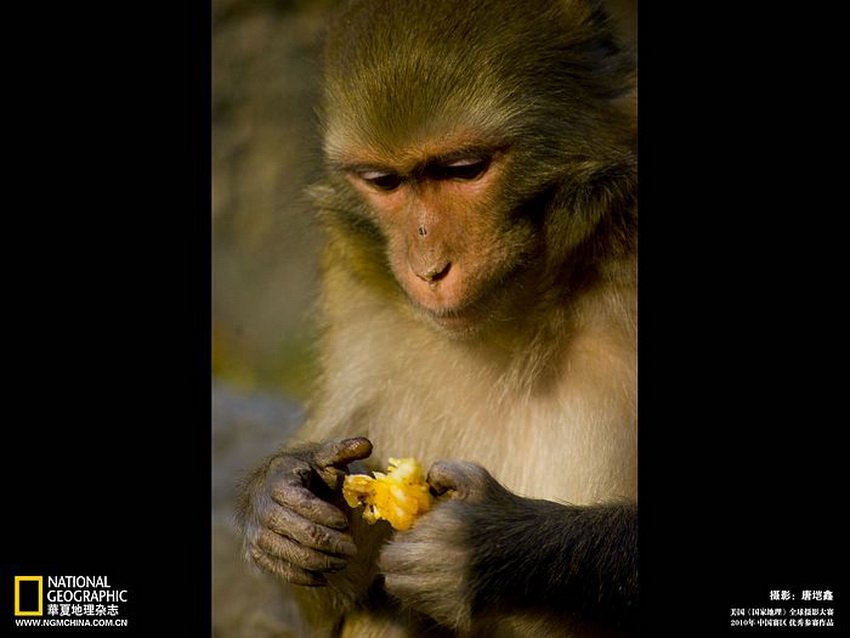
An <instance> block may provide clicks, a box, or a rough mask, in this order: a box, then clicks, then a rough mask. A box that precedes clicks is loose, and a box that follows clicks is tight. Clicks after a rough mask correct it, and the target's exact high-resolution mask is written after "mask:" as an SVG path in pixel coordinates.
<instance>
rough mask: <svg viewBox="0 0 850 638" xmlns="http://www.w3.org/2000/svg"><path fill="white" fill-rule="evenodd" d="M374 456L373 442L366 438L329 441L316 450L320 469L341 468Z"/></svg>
mask: <svg viewBox="0 0 850 638" xmlns="http://www.w3.org/2000/svg"><path fill="white" fill-rule="evenodd" d="M370 454H372V442H371V441H370V440H369V439H367V438H366V437H364V436H357V437H353V438H350V439H335V440H333V441H328V442H327V443H325V444H324V445H323V446H322V447H320V448H319V449H318V450H316V456H315V462H316V465H318V466H319V467H341V466H345V465H348V464H349V463H351V462H352V461H359V460H360V459H365V458H366V457H368V456H369V455H370Z"/></svg>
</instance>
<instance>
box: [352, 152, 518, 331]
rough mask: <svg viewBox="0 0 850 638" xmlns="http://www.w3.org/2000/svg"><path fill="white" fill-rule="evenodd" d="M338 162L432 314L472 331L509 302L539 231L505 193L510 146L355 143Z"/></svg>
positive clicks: (404, 279)
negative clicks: (392, 149)
mask: <svg viewBox="0 0 850 638" xmlns="http://www.w3.org/2000/svg"><path fill="white" fill-rule="evenodd" d="M399 158H400V159H399ZM339 164H341V165H343V166H344V172H345V175H346V177H347V180H348V181H349V183H350V184H351V185H352V186H353V188H354V189H355V191H356V192H357V193H358V194H359V196H360V197H361V198H362V199H363V201H364V202H365V204H366V207H367V210H368V215H369V216H370V217H371V221H372V222H373V223H374V224H375V226H376V227H377V228H378V229H379V230H380V232H381V234H382V235H383V236H384V239H385V243H384V245H385V246H386V252H387V254H386V259H387V263H388V264H389V266H390V269H391V270H392V274H393V276H394V277H395V279H396V281H397V282H398V284H399V285H400V287H401V288H402V289H403V290H404V292H405V293H406V295H407V297H408V298H409V299H410V301H411V302H412V303H413V305H414V306H415V307H416V308H417V309H419V310H420V311H421V312H422V313H423V314H424V315H425V316H427V317H428V319H429V320H431V321H432V322H434V323H436V324H437V325H439V326H440V327H442V328H443V329H445V330H448V331H450V332H452V333H455V334H466V333H470V332H472V331H474V330H476V329H477V328H479V327H480V326H481V325H482V324H484V323H486V321H487V320H488V319H492V318H494V317H496V316H498V315H499V312H498V311H499V309H500V308H501V307H502V306H508V305H509V304H506V303H504V301H505V299H506V297H507V296H508V294H507V293H508V292H509V290H510V288H511V285H510V284H511V282H512V281H513V276H512V275H514V274H516V273H518V272H520V271H521V270H522V269H523V267H524V265H525V257H524V256H525V255H527V254H529V253H531V252H532V251H531V248H532V243H533V238H534V232H533V230H532V228H531V224H530V223H529V222H528V221H527V220H523V219H522V218H520V217H517V216H516V215H511V214H510V213H511V212H512V211H510V210H509V209H510V206H509V205H508V204H507V202H506V199H507V198H506V197H505V196H504V192H505V188H504V185H505V182H506V180H507V179H508V178H509V175H510V172H511V156H510V153H509V152H508V151H506V150H504V149H499V148H497V147H495V146H493V145H488V144H481V143H474V142H473V143H470V142H469V141H465V142H460V143H459V142H453V143H440V144H439V145H438V146H436V145H423V146H420V147H418V148H417V149H416V150H415V151H411V150H410V149H400V151H399V152H397V153H393V154H392V155H391V156H381V155H379V154H370V153H368V152H363V151H361V152H359V153H358V152H353V153H351V154H349V155H347V156H346V158H345V159H344V161H342V162H340V163H339ZM511 305H513V304H511Z"/></svg>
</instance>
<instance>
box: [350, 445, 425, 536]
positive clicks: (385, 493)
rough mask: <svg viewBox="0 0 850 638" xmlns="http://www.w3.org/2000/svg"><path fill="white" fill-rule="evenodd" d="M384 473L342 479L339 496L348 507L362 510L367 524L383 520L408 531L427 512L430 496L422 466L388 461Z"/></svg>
mask: <svg viewBox="0 0 850 638" xmlns="http://www.w3.org/2000/svg"><path fill="white" fill-rule="evenodd" d="M389 461H390V465H389V467H388V468H387V473H386V474H384V473H383V472H375V473H374V474H375V478H372V477H371V476H368V475H366V474H352V475H350V476H346V477H345V481H344V483H343V486H342V495H343V496H344V497H345V502H346V503H348V505H349V506H351V507H357V506H358V505H363V506H365V508H366V509H365V510H364V511H363V518H364V519H366V521H367V522H368V523H370V524H371V523H374V522H375V521H377V520H380V519H383V520H386V521H389V523H390V525H392V526H393V528H394V529H397V530H400V531H403V530H406V529H410V527H411V526H412V525H413V522H414V521H415V520H416V517H418V516H419V515H420V514H424V513H425V512H427V511H428V510H429V509H431V494H430V492H429V491H428V484H427V483H426V482H425V475H424V472H423V471H422V466H421V465H419V462H418V461H417V460H416V459H412V458H406V459H393V458H391V459H390V460H389Z"/></svg>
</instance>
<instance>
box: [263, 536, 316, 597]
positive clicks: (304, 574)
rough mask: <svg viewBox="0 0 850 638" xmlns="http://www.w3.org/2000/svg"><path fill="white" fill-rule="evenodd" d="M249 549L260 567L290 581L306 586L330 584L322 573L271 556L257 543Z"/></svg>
mask: <svg viewBox="0 0 850 638" xmlns="http://www.w3.org/2000/svg"><path fill="white" fill-rule="evenodd" d="M248 551H249V552H250V554H251V558H252V559H253V561H254V563H255V564H256V565H257V566H258V567H260V568H261V569H264V570H265V571H267V572H269V573H270V574H274V575H275V576H277V577H278V578H280V579H282V580H285V581H287V582H289V583H292V584H294V585H303V586H305V587H321V586H323V585H327V584H328V581H327V580H326V579H325V577H324V576H322V575H321V574H317V573H315V572H310V571H307V570H306V569H301V568H300V567H296V566H295V565H292V564H290V563H287V562H286V561H284V560H281V559H279V558H274V557H272V556H269V555H268V554H266V553H265V552H264V551H263V550H262V549H260V548H259V547H257V546H255V545H252V546H251V547H250V548H249V550H248Z"/></svg>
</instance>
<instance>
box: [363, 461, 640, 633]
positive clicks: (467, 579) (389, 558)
mask: <svg viewBox="0 0 850 638" xmlns="http://www.w3.org/2000/svg"><path fill="white" fill-rule="evenodd" d="M428 483H429V484H430V486H431V489H432V490H433V491H435V492H436V493H438V494H442V495H443V500H442V501H441V502H439V503H438V504H437V505H436V507H435V508H434V509H433V510H432V511H431V512H429V513H427V514H425V515H424V516H422V517H421V518H420V519H419V520H418V521H417V522H416V523H415V524H414V526H413V528H412V529H411V530H410V531H407V532H399V533H397V534H396V536H395V540H394V541H393V542H392V543H390V544H389V545H387V546H386V547H385V548H384V551H383V553H382V555H381V558H380V568H381V570H382V571H383V572H384V576H385V586H386V589H387V591H388V592H389V593H390V594H392V595H393V596H395V597H396V598H398V599H399V600H400V601H401V602H402V604H404V605H406V606H409V607H411V608H413V609H415V610H417V611H419V612H421V613H425V614H427V615H429V616H431V617H432V618H434V619H435V620H437V621H438V622H440V623H442V624H444V625H447V626H449V627H453V628H457V629H460V630H464V629H467V628H468V627H469V626H470V624H471V622H472V618H473V612H474V613H475V614H476V615H478V614H488V613H495V614H499V613H503V612H508V613H510V612H512V611H521V610H523V609H533V608H538V609H539V608H540V607H541V606H542V607H543V608H546V609H548V610H550V611H553V612H555V613H571V614H573V613H577V614H579V615H581V616H585V617H587V618H589V619H594V620H598V621H603V622H610V623H614V624H616V625H620V626H623V627H627V626H629V625H630V624H631V623H633V622H635V616H636V608H637V551H636V550H637V506H636V505H633V504H630V505H598V506H596V505H595V506H588V507H578V506H569V505H562V504H560V503H555V502H552V501H546V500H536V499H528V498H522V497H520V496H517V495H516V494H514V493H512V492H510V491H509V490H507V489H505V488H504V487H503V486H502V485H500V484H499V483H498V482H497V481H496V480H495V479H494V478H493V477H492V476H491V475H490V474H489V473H488V472H487V470H485V469H484V468H482V467H480V466H478V465H475V464H472V463H461V462H454V461H451V462H450V461H440V462H438V463H435V464H434V465H433V466H432V467H431V469H430V471H429V473H428Z"/></svg>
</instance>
